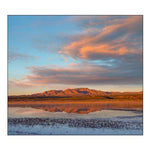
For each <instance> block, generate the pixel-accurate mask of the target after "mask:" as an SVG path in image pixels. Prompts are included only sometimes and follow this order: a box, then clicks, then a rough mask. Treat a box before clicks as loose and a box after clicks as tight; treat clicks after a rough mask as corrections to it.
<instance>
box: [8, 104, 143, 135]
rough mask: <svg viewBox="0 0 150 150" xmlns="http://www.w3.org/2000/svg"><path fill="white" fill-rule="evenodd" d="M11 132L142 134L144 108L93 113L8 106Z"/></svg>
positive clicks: (42, 133) (41, 133)
mask: <svg viewBox="0 0 150 150" xmlns="http://www.w3.org/2000/svg"><path fill="white" fill-rule="evenodd" d="M8 118H9V119H8V134H9V135H142V134H143V114H142V111H123V110H101V111H97V112H91V113H89V114H75V113H66V112H47V111H43V110H40V109H34V108H30V107H25V108H23V107H22V108H21V107H9V108H8Z"/></svg>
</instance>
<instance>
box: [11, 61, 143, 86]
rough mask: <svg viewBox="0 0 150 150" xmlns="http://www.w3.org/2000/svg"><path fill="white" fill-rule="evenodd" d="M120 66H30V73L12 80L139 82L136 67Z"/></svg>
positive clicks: (36, 82) (27, 83)
mask: <svg viewBox="0 0 150 150" xmlns="http://www.w3.org/2000/svg"><path fill="white" fill-rule="evenodd" d="M120 65H121V68H120V67H119V66H118V67H115V68H113V69H112V67H108V66H105V67H102V66H101V65H94V64H87V63H86V64H84V63H72V64H70V65H69V66H67V67H66V68H50V67H46V66H41V67H39V66H31V67H28V69H29V70H30V72H31V75H26V76H25V78H24V80H20V81H13V84H15V86H20V87H27V86H35V87H36V86H48V85H53V84H59V85H61V84H62V85H115V84H116V85H130V84H141V83H142V78H141V76H142V75H141V74H140V73H139V72H138V71H137V68H134V67H130V66H128V65H122V64H120Z"/></svg>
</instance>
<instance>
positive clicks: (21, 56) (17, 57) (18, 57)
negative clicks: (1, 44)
mask: <svg viewBox="0 0 150 150" xmlns="http://www.w3.org/2000/svg"><path fill="white" fill-rule="evenodd" d="M33 59H37V57H35V56H31V55H28V54H21V53H18V52H12V51H10V52H9V53H8V62H12V61H16V60H33Z"/></svg>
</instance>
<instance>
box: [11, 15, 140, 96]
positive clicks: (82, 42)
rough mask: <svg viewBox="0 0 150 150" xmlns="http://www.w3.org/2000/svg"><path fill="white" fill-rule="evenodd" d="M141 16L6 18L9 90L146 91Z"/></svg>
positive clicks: (31, 91)
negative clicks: (143, 77) (144, 85)
mask: <svg viewBox="0 0 150 150" xmlns="http://www.w3.org/2000/svg"><path fill="white" fill-rule="evenodd" d="M142 38H143V20H142V16H8V79H9V94H10V95H19V94H31V93H37V92H42V91H44V90H51V89H65V88H76V87H88V88H94V89H99V90H105V91H140V90H142V75H143V72H142V69H143V60H142V46H143V45H142V44H143V43H142Z"/></svg>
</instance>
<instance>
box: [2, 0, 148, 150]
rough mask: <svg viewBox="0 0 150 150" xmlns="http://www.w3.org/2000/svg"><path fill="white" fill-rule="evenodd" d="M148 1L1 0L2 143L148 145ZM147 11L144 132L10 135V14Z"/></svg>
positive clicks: (77, 146) (50, 146)
mask: <svg viewBox="0 0 150 150" xmlns="http://www.w3.org/2000/svg"><path fill="white" fill-rule="evenodd" d="M149 10H150V9H149V4H148V1H146V0H140V1H137V0H132V1H131V0H125V1H121V0H109V1H108V0H103V1H100V0H91V1H87V0H82V1H81V0H74V1H71V0H60V1H58V0H55V1H50V0H42V1H40V2H39V1H31V0H24V1H23V0H5V1H3V2H2V1H1V2H0V65H1V66H0V67H1V72H0V91H1V100H0V118H1V123H0V138H1V139H0V141H1V144H0V147H1V149H2V148H3V149H10V150H13V149H15V150H20V149H23V150H27V149H36V150H41V149H65V150H66V149H69V150H70V149H73V150H77V149H82V150H84V149H86V150H87V149H115V150H120V149H122V150H127V149H132V150H134V149H136V150H141V149H148V147H150V146H149V134H150V130H149V128H150V121H149V114H150V112H149V110H150V108H149V107H150V99H148V98H149V91H150V88H149V87H150V85H149V81H150V79H149V78H150V71H149V70H150V69H149V68H150V67H149V66H150V63H149V60H150V58H149V57H150V55H149V54H150V49H148V48H149V43H150V42H149V34H150V32H149V28H150V22H149V18H150V16H149V14H150V12H149ZM14 14H16V15H17V14H20V15H21V14H22V15H25V14H29V15H31V14H32V15H38V14H39V15H44V14H45V15H47V14H50V15H53V14H55V15H59V14H63V15H64V14H70V15H72V14H79V15H80V14H93V15H94V14H96V15H98V14H100V15H107V14H109V15H115V14H116V15H117V14H118V15H128V14H132V15H141V14H144V136H7V53H6V52H7V15H14Z"/></svg>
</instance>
